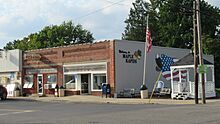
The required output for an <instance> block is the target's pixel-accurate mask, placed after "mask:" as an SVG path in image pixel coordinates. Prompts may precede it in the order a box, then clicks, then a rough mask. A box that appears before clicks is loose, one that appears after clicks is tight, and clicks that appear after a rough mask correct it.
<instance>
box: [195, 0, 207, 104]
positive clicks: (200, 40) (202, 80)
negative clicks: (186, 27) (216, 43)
mask: <svg viewBox="0 0 220 124" xmlns="http://www.w3.org/2000/svg"><path fill="white" fill-rule="evenodd" d="M196 1H197V2H196V4H197V5H196V18H197V34H198V45H199V64H200V66H201V65H202V66H203V64H204V63H203V49H202V38H201V36H202V31H201V18H200V0H196ZM201 84H202V95H201V97H202V104H206V98H205V77H204V73H202V74H201Z"/></svg>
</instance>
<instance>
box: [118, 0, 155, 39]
mask: <svg viewBox="0 0 220 124" xmlns="http://www.w3.org/2000/svg"><path fill="white" fill-rule="evenodd" d="M155 14H156V12H155V11H154V10H153V8H152V7H151V5H150V4H149V3H148V2H146V1H144V0H136V1H135V2H134V3H133V8H131V9H130V14H129V17H128V18H127V19H126V20H125V23H126V24H127V26H126V27H125V31H124V33H123V34H122V39H124V40H138V41H145V35H146V25H147V15H150V16H149V22H151V23H149V28H150V29H152V30H151V33H153V34H154V33H156V30H157V28H151V27H154V26H155V25H157V24H156V22H157V17H156V15H155Z"/></svg>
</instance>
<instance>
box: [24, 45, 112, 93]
mask: <svg viewBox="0 0 220 124" xmlns="http://www.w3.org/2000/svg"><path fill="white" fill-rule="evenodd" d="M113 47H114V44H113V42H108V41H106V42H99V43H94V44H79V45H70V46H66V47H56V48H48V49H39V50H33V51H28V52H26V53H25V54H24V58H23V77H24V79H23V89H24V92H25V93H27V94H54V88H55V86H56V84H58V86H64V87H65V91H66V95H74V94H94V95H98V94H100V93H101V92H100V91H101V84H102V83H109V84H110V86H111V87H112V91H113V92H114V83H115V81H114V51H113ZM106 77H108V78H106ZM81 82H82V83H81Z"/></svg>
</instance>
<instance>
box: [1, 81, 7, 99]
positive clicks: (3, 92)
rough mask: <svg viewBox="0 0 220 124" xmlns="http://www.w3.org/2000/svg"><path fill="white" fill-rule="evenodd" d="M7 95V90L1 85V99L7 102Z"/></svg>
mask: <svg viewBox="0 0 220 124" xmlns="http://www.w3.org/2000/svg"><path fill="white" fill-rule="evenodd" d="M7 95H8V92H7V89H6V88H5V87H4V86H2V85H0V98H1V100H6V98H7Z"/></svg>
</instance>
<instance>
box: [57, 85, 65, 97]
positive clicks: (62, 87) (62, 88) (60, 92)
mask: <svg viewBox="0 0 220 124" xmlns="http://www.w3.org/2000/svg"><path fill="white" fill-rule="evenodd" d="M58 92H59V97H64V95H65V88H64V86H62V85H61V86H60V87H59V91H58Z"/></svg>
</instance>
